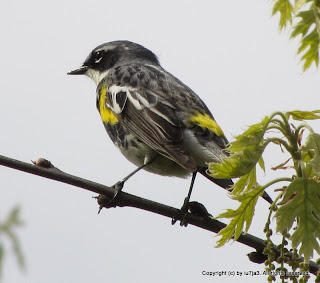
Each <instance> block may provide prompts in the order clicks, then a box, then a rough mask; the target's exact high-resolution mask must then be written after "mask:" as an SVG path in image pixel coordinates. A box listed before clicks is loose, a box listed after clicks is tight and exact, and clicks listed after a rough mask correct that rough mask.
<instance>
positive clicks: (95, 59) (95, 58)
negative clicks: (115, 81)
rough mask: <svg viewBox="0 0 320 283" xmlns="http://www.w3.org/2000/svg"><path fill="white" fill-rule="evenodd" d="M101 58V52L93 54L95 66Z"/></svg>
mask: <svg viewBox="0 0 320 283" xmlns="http://www.w3.org/2000/svg"><path fill="white" fill-rule="evenodd" d="M102 58H103V52H102V51H97V52H96V53H95V54H94V62H95V63H96V64H98V63H99V62H100V61H101V60H102Z"/></svg>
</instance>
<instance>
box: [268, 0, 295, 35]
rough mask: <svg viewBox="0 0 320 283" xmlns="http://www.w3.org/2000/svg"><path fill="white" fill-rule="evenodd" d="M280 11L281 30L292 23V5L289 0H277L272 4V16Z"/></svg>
mask: <svg viewBox="0 0 320 283" xmlns="http://www.w3.org/2000/svg"><path fill="white" fill-rule="evenodd" d="M278 12H279V13H280V20H279V29H280V30H282V29H284V28H286V27H287V25H288V24H290V25H291V23H292V14H293V7H292V5H291V3H290V1H289V0H278V1H276V2H275V4H274V5H273V9H272V16H274V15H275V14H277V13H278Z"/></svg>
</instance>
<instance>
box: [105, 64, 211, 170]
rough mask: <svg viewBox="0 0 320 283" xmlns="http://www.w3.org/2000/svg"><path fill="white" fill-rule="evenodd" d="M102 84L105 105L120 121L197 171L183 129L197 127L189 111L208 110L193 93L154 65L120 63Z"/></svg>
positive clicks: (148, 143) (160, 151)
mask: <svg viewBox="0 0 320 283" xmlns="http://www.w3.org/2000/svg"><path fill="white" fill-rule="evenodd" d="M117 72H118V73H117ZM103 84H105V85H106V87H107V95H106V102H105V103H106V107H108V108H110V109H111V110H112V112H113V113H114V114H115V116H116V117H117V119H118V120H119V122H120V123H122V124H123V125H124V126H125V127H126V128H127V129H128V130H129V131H130V132H132V133H133V134H135V135H136V136H137V137H138V138H139V139H141V140H142V141H143V142H145V143H146V144H147V145H149V146H150V147H151V148H153V149H154V150H155V151H157V152H159V153H160V154H162V155H164V156H167V157H168V158H170V159H172V160H174V161H175V162H177V163H178V164H180V165H181V166H182V167H184V168H186V169H187V170H189V171H195V170H197V164H196V162H195V161H194V159H193V158H192V157H191V156H190V154H189V153H188V151H187V146H186V144H185V141H184V129H186V127H188V126H189V127H193V126H197V121H196V120H195V121H191V120H190V119H189V118H190V115H191V113H193V114H194V115H195V114H198V110H197V108H199V111H200V110H201V111H209V110H207V108H206V106H205V105H204V103H203V102H202V101H201V100H200V98H199V97H198V96H197V95H196V94H194V93H193V92H192V91H191V90H190V89H189V88H188V87H186V86H185V85H184V84H182V83H181V82H180V81H179V80H177V79H176V78H175V77H173V76H172V75H170V74H168V73H166V72H165V71H163V70H162V69H159V68H157V67H144V66H122V67H121V68H118V69H115V70H114V72H113V73H109V74H108V75H107V77H106V80H105V81H104V82H103ZM100 88H101V86H100ZM190 99H191V100H190ZM190 103H191V104H192V107H193V108H194V109H190V106H191V105H189V104H190ZM204 108H205V109H204ZM199 113H200V112H199ZM209 114H210V112H209ZM209 114H207V113H206V115H209ZM210 115H211V114H210ZM184 116H185V117H184Z"/></svg>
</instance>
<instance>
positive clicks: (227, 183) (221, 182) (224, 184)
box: [198, 167, 273, 204]
mask: <svg viewBox="0 0 320 283" xmlns="http://www.w3.org/2000/svg"><path fill="white" fill-rule="evenodd" d="M206 171H207V168H205V167H201V168H199V170H198V172H199V173H201V174H202V175H203V176H205V177H206V178H208V179H209V180H210V181H211V182H214V183H215V184H217V185H218V186H220V187H221V188H224V189H226V190H230V188H231V187H232V186H233V184H234V183H233V182H232V180H231V179H215V178H213V177H211V176H209V175H208V174H207V172H206ZM262 197H263V198H264V199H265V200H266V201H267V202H268V203H270V204H272V203H273V200H272V198H271V197H270V196H269V195H268V194H267V193H266V192H263V195H262Z"/></svg>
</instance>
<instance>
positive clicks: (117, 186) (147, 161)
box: [110, 156, 154, 202]
mask: <svg viewBox="0 0 320 283" xmlns="http://www.w3.org/2000/svg"><path fill="white" fill-rule="evenodd" d="M153 161H154V158H150V156H146V157H145V159H144V162H143V165H142V166H140V167H138V168H137V169H135V170H134V171H132V172H131V173H130V174H129V175H127V176H126V177H124V178H123V179H122V180H121V181H119V182H117V183H116V184H114V185H113V186H112V187H113V188H114V191H115V192H114V195H113V198H112V199H111V200H110V202H113V201H114V200H115V199H116V197H117V196H118V194H119V193H120V192H121V191H122V189H123V186H124V183H125V182H126V181H127V180H129V179H130V178H131V177H132V176H133V175H134V174H136V173H137V172H139V171H140V170H141V169H143V168H144V167H146V166H147V165H150V164H151V163H152V162H153Z"/></svg>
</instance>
